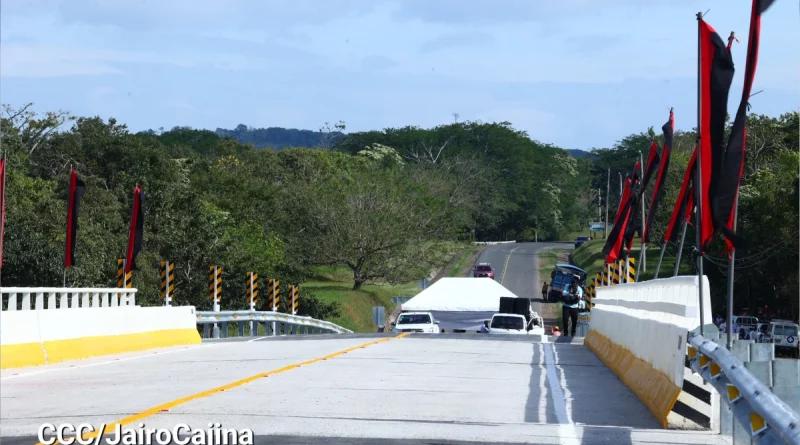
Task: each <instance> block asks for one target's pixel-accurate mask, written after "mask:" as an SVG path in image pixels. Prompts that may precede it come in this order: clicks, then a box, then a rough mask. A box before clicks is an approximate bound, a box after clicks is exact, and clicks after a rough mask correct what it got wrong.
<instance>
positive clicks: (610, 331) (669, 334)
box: [584, 276, 711, 428]
mask: <svg viewBox="0 0 800 445" xmlns="http://www.w3.org/2000/svg"><path fill="white" fill-rule="evenodd" d="M699 286H700V280H699V279H698V278H697V277H694V276H687V277H673V278H666V279H660V280H650V281H645V282H642V283H630V284H620V285H615V286H607V287H598V288H597V295H596V297H595V299H594V300H593V302H594V303H595V307H594V308H593V309H592V319H591V329H590V331H589V334H587V336H586V339H585V342H584V343H585V344H586V345H587V346H588V347H589V349H591V350H592V351H593V352H594V353H595V354H596V355H597V356H598V357H599V358H600V359H601V360H602V361H603V362H604V363H605V364H606V365H607V366H608V367H609V368H610V369H611V370H612V371H614V373H615V374H617V376H618V377H619V378H620V380H622V382H623V383H624V384H625V385H626V386H627V387H628V388H629V389H630V390H631V391H633V392H634V394H636V396H637V397H638V398H639V399H640V400H641V401H642V403H644V405H645V406H647V408H648V409H649V410H650V412H651V413H652V414H653V416H654V417H655V418H656V420H657V421H658V422H659V423H661V425H662V426H663V427H665V428H666V427H668V417H669V413H670V412H671V410H672V407H673V406H674V405H675V402H676V401H677V400H678V397H679V395H680V393H681V391H682V387H683V378H684V361H685V351H686V337H687V334H688V331H690V330H693V329H695V328H696V327H698V326H699V325H700V310H699V305H698V301H699V300H698V288H699ZM703 288H704V306H705V307H704V311H703V312H704V315H705V317H706V321H707V322H709V323H710V322H711V299H710V295H709V294H708V279H707V278H706V277H703Z"/></svg>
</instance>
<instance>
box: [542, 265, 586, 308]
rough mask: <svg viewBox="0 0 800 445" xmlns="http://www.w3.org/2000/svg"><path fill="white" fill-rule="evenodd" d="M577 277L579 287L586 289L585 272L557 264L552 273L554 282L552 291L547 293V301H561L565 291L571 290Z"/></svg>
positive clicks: (551, 285) (551, 286) (552, 282)
mask: <svg viewBox="0 0 800 445" xmlns="http://www.w3.org/2000/svg"><path fill="white" fill-rule="evenodd" d="M575 275H577V276H578V280H579V283H578V285H579V286H581V287H584V285H585V283H586V275H587V274H586V271H585V270H583V269H581V268H579V267H577V266H573V265H571V264H556V267H555V269H553V272H551V273H550V277H551V279H552V281H551V283H550V291H549V292H548V293H547V300H548V301H561V295H562V292H563V290H564V289H567V288H569V286H570V284H572V281H574V280H575Z"/></svg>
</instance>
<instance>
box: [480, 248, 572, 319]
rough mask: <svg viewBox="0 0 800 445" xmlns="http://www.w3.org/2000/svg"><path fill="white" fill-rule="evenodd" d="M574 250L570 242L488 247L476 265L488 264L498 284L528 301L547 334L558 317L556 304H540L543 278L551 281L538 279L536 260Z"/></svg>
mask: <svg viewBox="0 0 800 445" xmlns="http://www.w3.org/2000/svg"><path fill="white" fill-rule="evenodd" d="M573 248H574V244H573V243H571V242H548V243H515V244H496V245H490V246H488V247H487V248H486V250H484V251H483V252H482V253H481V255H480V257H479V258H478V262H481V263H491V265H492V267H493V268H494V269H495V272H494V273H495V280H496V281H497V282H498V283H500V284H502V285H503V286H505V287H506V288H507V289H508V290H510V291H511V292H513V293H514V294H516V295H517V296H518V297H523V298H530V299H531V300H532V303H533V310H534V311H536V312H538V313H539V315H541V316H542V318H543V319H544V323H545V326H546V328H547V331H548V333H549V329H550V327H551V326H553V324H554V323H555V322H556V320H557V319H558V318H559V317H561V313H560V311H559V310H558V307H559V306H558V304H557V303H548V302H545V301H543V300H542V278H544V279H546V280H547V281H550V277H549V276H545V277H539V263H538V256H539V255H540V254H541V253H543V252H546V251H548V250H553V249H559V250H572V249H573Z"/></svg>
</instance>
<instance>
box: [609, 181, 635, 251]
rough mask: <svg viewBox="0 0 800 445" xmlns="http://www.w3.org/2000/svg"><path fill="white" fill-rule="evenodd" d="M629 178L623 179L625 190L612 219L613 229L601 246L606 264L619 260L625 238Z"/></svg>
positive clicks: (629, 186)
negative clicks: (615, 214)
mask: <svg viewBox="0 0 800 445" xmlns="http://www.w3.org/2000/svg"><path fill="white" fill-rule="evenodd" d="M630 198H631V178H630V177H628V178H626V179H625V188H624V189H623V192H622V199H621V200H620V202H619V208H618V209H617V216H616V217H615V218H614V228H613V229H611V233H609V234H608V239H606V244H605V246H603V254H605V255H606V261H605V262H606V263H613V262H615V261H616V260H617V259H618V258H619V253H620V250H622V242H623V240H624V238H625V228H626V225H627V222H628V215H629V214H630V210H631V206H630V201H631V199H630Z"/></svg>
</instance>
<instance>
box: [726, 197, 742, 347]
mask: <svg viewBox="0 0 800 445" xmlns="http://www.w3.org/2000/svg"><path fill="white" fill-rule="evenodd" d="M737 219H739V193H738V192H737V193H736V198H735V200H734V207H733V231H734V232H735V231H736V220H737ZM735 260H736V249H731V256H730V258H729V259H728V314H727V317H726V320H725V330H726V331H727V334H728V339H727V340H728V341H727V347H728V350H730V349H731V348H732V347H733V339H732V338H731V330H732V329H733V327H732V326H731V322H732V321H733V262H734V261H735Z"/></svg>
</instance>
